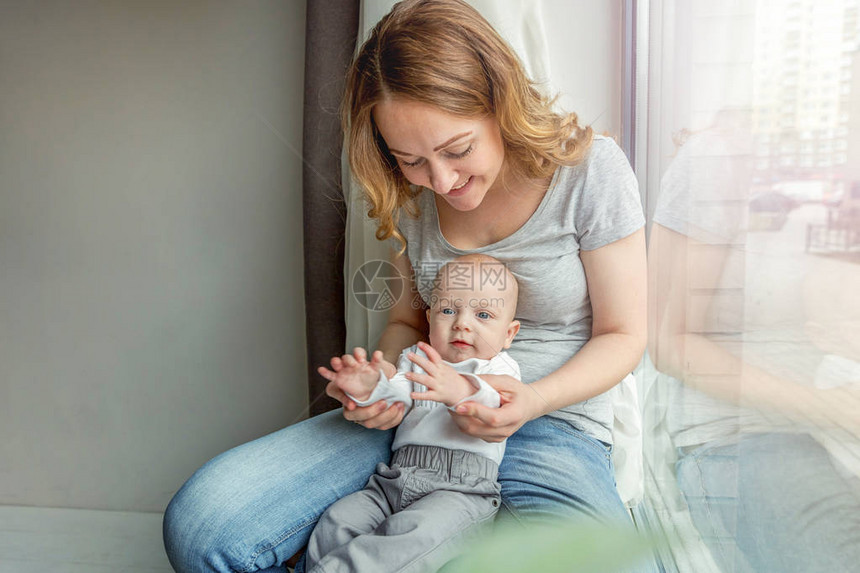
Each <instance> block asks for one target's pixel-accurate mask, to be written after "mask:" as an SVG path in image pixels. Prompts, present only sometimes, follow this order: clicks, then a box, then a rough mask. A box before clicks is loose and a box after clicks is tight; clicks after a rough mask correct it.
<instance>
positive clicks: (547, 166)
mask: <svg viewBox="0 0 860 573" xmlns="http://www.w3.org/2000/svg"><path fill="white" fill-rule="evenodd" d="M386 98H395V99H404V100H411V101H415V102H420V103H424V104H428V105H431V106H433V107H436V108H437V109H440V110H442V111H444V112H447V113H450V114H452V115H455V116H459V117H467V118H474V119H483V118H486V117H494V118H495V119H496V121H497V122H498V124H499V128H500V131H501V136H502V141H503V142H504V147H505V157H506V162H508V165H509V167H511V168H512V169H513V170H514V171H515V172H517V173H518V174H520V175H523V176H525V177H528V178H545V177H548V176H550V175H552V173H553V172H554V171H555V169H556V168H557V167H558V166H559V165H572V164H575V163H577V162H578V161H580V160H581V159H582V157H583V156H584V155H585V153H586V151H587V150H588V147H589V146H590V145H591V140H592V130H591V128H590V127H585V128H582V127H580V126H579V123H578V121H577V117H576V114H573V113H571V114H559V113H556V112H555V111H553V109H552V106H553V103H554V99H549V98H546V97H545V96H543V95H542V94H541V93H540V92H539V91H538V89H537V88H536V87H535V85H534V83H533V82H532V81H531V80H530V79H529V78H528V76H527V75H526V73H525V70H524V68H523V66H522V64H521V63H520V61H519V59H518V58H517V56H516V54H515V53H514V51H513V50H512V49H511V47H510V46H509V45H508V44H507V43H506V42H505V41H504V40H503V39H502V37H501V36H500V35H499V34H498V33H497V32H496V31H495V30H494V29H493V27H492V26H491V25H490V24H489V23H488V22H487V21H486V20H485V19H484V18H483V17H482V16H481V15H480V14H479V13H478V12H477V11H476V10H475V9H474V8H472V7H471V6H469V5H468V4H466V3H465V2H462V1H461V0H403V1H401V2H398V3H397V4H395V5H394V7H393V8H392V9H391V12H389V13H388V14H387V15H386V16H385V17H383V18H382V20H380V21H379V23H377V24H376V26H375V27H374V28H373V31H372V33H371V35H370V38H369V39H368V40H367V41H366V42H365V43H364V45H363V46H362V47H361V49H360V50H359V53H358V55H357V56H356V58H355V60H354V61H353V63H352V66H351V67H350V69H349V71H348V75H347V78H346V89H345V95H344V99H343V104H342V108H341V122H342V125H343V128H344V130H345V132H346V134H347V151H348V156H349V164H350V168H351V169H352V174H353V177H354V178H355V181H356V182H357V183H358V184H359V185H360V186H361V187H362V189H363V190H364V193H365V196H366V198H367V200H368V201H369V203H370V210H369V212H368V215H369V216H370V217H371V218H374V219H376V220H377V221H378V227H377V229H376V238H377V239H379V240H385V239H388V238H389V237H392V236H394V237H395V238H396V239H397V240H398V241H399V242H400V244H401V250H402V247H403V245H405V240H404V237H403V236H402V235H401V234H400V231H398V229H397V218H398V216H399V212H400V209H401V208H405V209H406V211H407V212H408V213H409V214H411V215H412V216H418V214H419V213H418V209H417V205H416V203H415V201H414V199H415V197H416V196H417V195H418V193H419V190H418V189H415V188H412V187H411V186H410V185H409V182H408V181H407V180H406V177H404V176H403V173H401V171H400V169H399V167H398V165H397V162H396V160H395V159H394V157H393V156H392V155H391V153H389V151H388V147H387V146H386V144H385V141H384V140H383V139H382V137H381V136H380V134H379V131H378V129H377V128H376V124H375V122H374V120H373V113H372V112H373V107H374V106H375V105H376V104H377V103H378V102H379V101H382V100H384V99H386Z"/></svg>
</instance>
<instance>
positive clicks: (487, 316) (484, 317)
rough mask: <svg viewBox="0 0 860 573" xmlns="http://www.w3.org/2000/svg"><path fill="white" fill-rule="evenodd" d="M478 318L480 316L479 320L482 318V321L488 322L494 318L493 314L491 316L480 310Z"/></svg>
mask: <svg viewBox="0 0 860 573" xmlns="http://www.w3.org/2000/svg"><path fill="white" fill-rule="evenodd" d="M477 316H478V318H480V319H481V320H488V319H490V318H493V315H491V314H490V313H489V312H487V311H486V310H479V311H478V315H477Z"/></svg>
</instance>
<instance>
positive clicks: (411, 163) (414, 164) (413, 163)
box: [400, 159, 424, 167]
mask: <svg viewBox="0 0 860 573" xmlns="http://www.w3.org/2000/svg"><path fill="white" fill-rule="evenodd" d="M422 161H424V160H423V159H416V160H415V161H406V160H405V159H401V160H400V164H401V165H402V166H403V167H418V166H419V165H421V162H422Z"/></svg>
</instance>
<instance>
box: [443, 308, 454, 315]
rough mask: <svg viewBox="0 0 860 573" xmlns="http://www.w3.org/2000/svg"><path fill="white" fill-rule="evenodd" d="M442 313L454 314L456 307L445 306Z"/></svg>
mask: <svg viewBox="0 0 860 573" xmlns="http://www.w3.org/2000/svg"><path fill="white" fill-rule="evenodd" d="M442 314H454V309H453V308H443V309H442Z"/></svg>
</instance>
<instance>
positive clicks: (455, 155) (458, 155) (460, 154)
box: [448, 144, 475, 159]
mask: <svg viewBox="0 0 860 573" xmlns="http://www.w3.org/2000/svg"><path fill="white" fill-rule="evenodd" d="M474 148H475V147H474V146H473V145H472V144H469V147H467V148H466V149H464V150H463V151H460V152H457V153H454V152H448V155H449V156H450V157H453V158H454V159H463V158H464V157H466V156H467V155H469V154H470V153H472V150H473V149H474Z"/></svg>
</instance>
